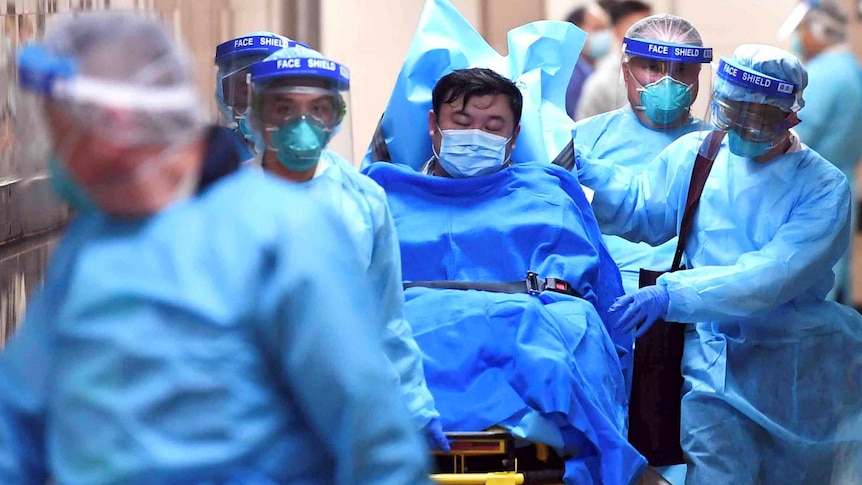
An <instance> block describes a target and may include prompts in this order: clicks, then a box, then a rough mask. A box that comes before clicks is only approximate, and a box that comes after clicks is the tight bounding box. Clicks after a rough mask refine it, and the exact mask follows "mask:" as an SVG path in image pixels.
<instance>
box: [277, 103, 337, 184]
mask: <svg viewBox="0 0 862 485" xmlns="http://www.w3.org/2000/svg"><path fill="white" fill-rule="evenodd" d="M329 137H330V131H329V130H327V129H326V128H325V127H324V126H323V125H322V124H321V123H318V122H317V121H315V120H313V119H312V118H308V117H306V116H303V117H301V118H299V119H297V120H295V121H291V122H289V123H286V124H285V125H283V126H281V127H280V128H278V129H276V130H273V131H272V141H271V143H272V147H273V148H274V149H276V150H278V151H277V152H276V157H277V158H278V161H279V162H281V164H282V165H284V167H285V168H287V169H288V170H290V171H292V172H304V171H306V170H311V169H312V168H314V166H315V165H317V162H318V161H319V160H320V153H321V152H322V151H323V149H324V148H325V147H326V144H327V143H329Z"/></svg>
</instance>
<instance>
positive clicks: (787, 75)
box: [714, 44, 808, 112]
mask: <svg viewBox="0 0 862 485" xmlns="http://www.w3.org/2000/svg"><path fill="white" fill-rule="evenodd" d="M729 61H730V62H731V63H734V64H737V65H739V66H742V67H744V68H747V69H749V70H752V71H756V72H758V73H760V74H765V75H767V76H770V77H773V78H777V79H780V80H782V81H784V82H787V83H791V84H794V85H796V93H795V95H794V96H789V97H783V96H782V97H779V96H774V95H770V94H768V93H764V92H761V91H756V90H753V89H750V88H745V87H742V86H739V85H737V84H734V83H732V82H729V81H728V80H726V79H724V78H723V77H722V74H721V72H719V76H718V79H717V80H716V82H715V90H714V94H715V96H716V97H720V98H722V99H727V100H730V101H745V102H749V103H757V104H768V105H772V106H775V107H777V108H780V109H781V110H784V111H787V112H790V111H799V110H800V109H802V107H803V106H805V101H804V100H803V99H802V91H803V90H804V89H805V87H806V86H808V72H807V71H806V70H805V67H803V65H802V63H801V62H800V61H799V59H797V58H796V57H795V56H793V55H792V54H790V53H789V52H787V51H784V50H781V49H779V48H777V47H773V46H770V45H760V44H745V45H741V46H739V47H737V48H736V50H735V51H734V53H733V57H732V58H731V59H730V60H729Z"/></svg>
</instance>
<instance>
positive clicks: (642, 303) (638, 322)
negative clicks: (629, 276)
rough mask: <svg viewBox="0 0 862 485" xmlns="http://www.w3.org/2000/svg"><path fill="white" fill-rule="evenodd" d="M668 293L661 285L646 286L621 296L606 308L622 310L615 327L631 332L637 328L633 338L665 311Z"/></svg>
mask: <svg viewBox="0 0 862 485" xmlns="http://www.w3.org/2000/svg"><path fill="white" fill-rule="evenodd" d="M669 304H670V295H668V293H667V288H666V287H664V286H662V285H652V286H646V287H644V288H641V289H639V290H638V291H636V292H634V293H633V294H631V295H626V296H621V297H619V298H617V301H615V302H614V304H613V305H611V307H610V308H609V309H608V311H610V312H612V313H617V312H623V313H622V316H621V317H620V318H619V320H618V321H617V328H618V329H621V330H622V331H624V332H631V331H632V330H634V329H635V328H637V332H636V333H635V338H640V337H642V336H643V335H644V334H645V333H646V332H647V330H649V329H650V327H652V324H653V323H655V322H656V320H658V319H660V318H664V315H665V313H667V306H668V305H669Z"/></svg>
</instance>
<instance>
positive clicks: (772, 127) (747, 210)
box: [578, 45, 862, 485]
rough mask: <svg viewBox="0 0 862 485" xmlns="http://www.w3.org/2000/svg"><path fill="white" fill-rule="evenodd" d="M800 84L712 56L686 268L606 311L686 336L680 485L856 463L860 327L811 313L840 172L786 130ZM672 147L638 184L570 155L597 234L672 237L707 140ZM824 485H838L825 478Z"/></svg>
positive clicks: (841, 238)
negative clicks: (709, 149)
mask: <svg viewBox="0 0 862 485" xmlns="http://www.w3.org/2000/svg"><path fill="white" fill-rule="evenodd" d="M807 82H808V76H807V74H806V72H805V69H804V68H803V67H802V64H801V63H800V62H799V60H797V59H796V58H795V57H793V56H792V55H790V54H789V53H786V52H784V51H782V50H780V49H777V48H775V47H771V46H764V45H743V46H740V47H739V48H737V49H736V51H735V52H734V55H733V58H731V59H723V60H722V62H721V63H720V64H719V67H718V77H717V81H716V84H715V88H714V92H713V99H712V103H711V110H712V111H711V122H712V124H713V125H715V126H716V127H717V128H719V129H721V130H725V131H726V132H727V137H726V138H727V140H726V141H722V143H721V144H720V147H719V149H718V152H717V156H716V157H715V162H714V164H713V165H712V168H711V171H710V172H709V175H708V179H706V183H705V186H704V189H703V193H702V195H701V197H700V205H699V207H698V209H697V212H696V213H695V216H694V220H693V226H692V228H691V231H690V238H689V242H688V244H687V246H686V248H685V260H686V266H687V268H688V269H686V270H684V271H677V272H673V273H665V274H664V275H662V276H661V277H659V278H658V282H657V284H656V285H653V286H647V287H645V288H642V289H640V290H638V291H637V292H635V293H634V294H633V295H628V296H625V297H623V298H622V299H620V300H619V301H618V303H617V304H616V305H615V307H616V312H617V313H618V314H619V315H621V316H620V320H619V321H620V325H621V326H622V328H624V329H632V330H633V329H637V332H638V334H642V333H644V332H646V331H647V330H648V329H649V328H650V326H651V325H652V324H653V323H655V322H656V321H657V320H658V319H664V320H667V321H673V322H683V323H690V324H693V327H692V328H691V330H693V331H689V332H686V342H685V352H684V357H683V364H682V372H683V375H684V377H685V387H684V395H683V400H682V439H681V441H682V448H683V450H684V451H685V453H686V461H687V464H688V474H687V478H686V480H687V481H686V483H689V484H712V483H733V484H740V485H745V484H751V485H755V484H759V483H764V484H773V483H781V484H822V483H832V480H833V479H835V477H837V476H841V475H843V474H845V473H846V472H847V469H849V468H853V467H858V466H859V458H860V452H862V433H860V430H859V429H858V428H856V429H855V430H853V431H852V432H844V429H845V427H846V426H847V424H848V423H860V421H862V420H860V417H862V316H860V315H859V314H858V313H856V312H855V311H853V310H851V309H849V308H847V307H845V306H843V305H839V304H837V303H834V302H829V301H826V300H825V298H826V294H827V293H828V292H829V289H830V288H831V287H832V284H833V281H834V276H833V274H832V266H833V265H834V264H835V263H836V262H837V261H838V259H839V258H840V257H841V255H842V254H843V253H844V251H845V250H846V249H847V234H848V231H849V220H850V217H849V215H850V191H849V189H848V185H847V180H846V178H845V177H844V175H843V174H842V173H841V172H840V171H839V170H838V169H837V168H835V167H834V166H833V165H832V164H830V163H829V162H827V161H826V160H825V159H823V158H822V157H821V156H819V155H818V154H817V153H816V152H815V151H814V150H811V149H810V148H808V147H806V146H804V145H802V144H801V143H800V142H799V139H798V137H797V136H796V135H795V133H794V132H793V131H792V130H791V129H790V128H791V127H793V126H795V125H796V124H798V122H799V121H798V118H797V116H796V113H797V112H798V111H799V109H800V108H802V106H803V105H804V101H803V98H802V93H803V90H804V89H805V87H806V85H807ZM705 133H707V132H701V133H691V134H689V135H685V136H683V137H681V138H680V139H679V140H677V141H676V142H674V143H673V144H671V145H670V146H669V147H668V148H667V149H666V150H664V151H663V152H662V153H661V154H660V155H659V156H658V157H657V158H656V160H655V161H654V162H653V163H652V164H651V165H650V166H648V167H647V168H646V169H645V170H644V171H642V172H641V173H640V174H635V173H634V172H632V171H631V170H629V169H627V168H625V167H619V166H615V165H614V164H613V163H612V162H609V161H603V160H598V159H590V158H588V157H583V158H581V159H579V160H578V163H579V165H580V166H581V169H580V170H579V176H580V180H581V181H582V182H583V183H584V184H585V185H587V186H590V187H591V188H593V189H594V190H595V191H596V192H595V197H594V199H593V208H594V210H595V213H596V217H597V218H598V220H599V223H600V224H601V225H602V228H603V230H605V231H606V232H610V233H616V234H619V235H622V236H624V237H626V238H628V239H630V240H633V241H641V240H644V241H647V242H649V243H651V244H660V243H663V242H665V241H667V240H668V239H670V238H672V237H674V236H676V235H677V231H678V229H679V227H680V223H681V218H682V215H683V212H684V207H685V205H686V200H687V193H688V191H689V184H690V181H691V179H692V166H693V164H694V163H695V159H696V155H697V154H698V152H699V151H700V150H701V147H702V146H703V145H704V144H705V143H704V142H705V139H706V140H713V139H714V137H712V136H709V137H705V136H704V134H705ZM835 483H852V482H846V481H837V482H835Z"/></svg>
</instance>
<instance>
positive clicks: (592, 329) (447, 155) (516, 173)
mask: <svg viewBox="0 0 862 485" xmlns="http://www.w3.org/2000/svg"><path fill="white" fill-rule="evenodd" d="M432 96H433V99H432V105H433V109H432V110H431V112H430V113H429V123H428V125H429V128H428V130H429V133H430V135H431V138H432V149H433V154H434V156H433V157H432V158H431V160H429V162H428V163H427V164H426V165H425V167H423V170H422V172H423V173H419V172H416V171H415V170H413V169H412V168H410V167H407V166H404V165H398V164H391V163H374V164H371V165H370V166H368V167H367V168H366V170H365V172H366V174H367V175H368V176H370V177H371V178H372V179H374V180H375V181H377V183H378V184H380V185H381V186H382V187H383V188H384V189H385V191H386V193H387V198H388V202H389V205H390V208H391V212H392V214H393V217H394V219H395V223H396V228H397V232H398V235H399V242H400V248H401V257H402V268H403V278H404V281H405V283H406V285H405V286H406V287H407V289H406V291H405V298H406V316H407V318H408V321H410V323H411V325H412V327H413V331H414V334H415V338H416V341H417V343H418V344H419V346H420V347H421V349H422V351H423V353H424V356H425V358H424V366H425V373H426V379H427V381H428V385H429V388H430V389H431V392H432V394H434V398H435V401H436V402H437V407H438V409H439V411H440V414H441V416H442V420H443V424H444V427H445V429H446V430H447V431H479V430H483V429H487V428H489V427H492V426H495V425H500V426H502V427H504V428H506V429H508V430H510V431H511V432H512V434H514V435H516V436H520V437H523V438H526V439H529V440H532V441H536V442H540V443H544V444H547V445H549V446H551V447H552V448H554V449H555V450H556V451H557V452H558V453H559V454H560V455H561V456H563V457H565V458H566V460H567V461H566V482H567V483H579V484H580V483H605V484H626V483H631V482H632V480H633V479H635V478H636V477H639V476H640V474H641V473H642V471H643V469H644V467H645V466H646V462H645V461H644V459H643V458H642V457H641V456H640V455H639V454H638V453H637V451H636V450H634V448H632V447H631V445H629V444H628V442H627V440H626V420H627V399H628V388H627V385H626V383H627V382H628V381H627V377H626V376H629V375H630V368H631V349H632V337H631V335H621V334H618V333H616V332H614V331H613V328H614V326H613V324H612V322H610V321H609V316H608V312H607V309H608V307H609V306H610V305H611V303H612V302H613V301H614V299H615V298H616V297H617V296H620V295H621V294H622V284H621V280H620V275H619V272H618V270H617V268H616V265H615V264H614V263H613V261H612V260H611V259H610V257H609V256H608V254H607V251H606V250H605V248H604V246H603V245H602V242H601V234H600V232H599V229H598V225H597V223H596V221H595V218H594V216H593V213H592V211H591V209H590V206H589V203H588V202H587V200H586V198H585V196H584V193H583V191H582V189H581V187H580V185H579V184H578V182H577V180H576V179H575V178H574V177H573V176H572V175H571V174H570V173H569V172H568V171H566V170H564V169H562V168H560V167H557V166H555V165H551V164H548V163H539V162H533V161H530V160H510V153H511V151H512V149H513V148H514V145H515V143H516V141H517V138H518V133H519V129H520V128H519V120H520V115H521V93H520V92H519V90H518V88H517V87H515V85H514V84H513V83H512V82H511V81H509V80H507V79H505V78H504V77H502V76H500V75H498V74H496V73H494V72H493V71H490V70H487V69H465V70H459V71H455V72H453V73H451V74H449V75H447V76H445V77H443V78H442V79H441V80H440V81H439V82H438V83H437V85H436V87H435V88H434V91H433V95H432ZM528 272H532V273H534V274H532V275H531V276H530V277H527V273H528ZM546 285H547V287H545V286H546Z"/></svg>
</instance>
